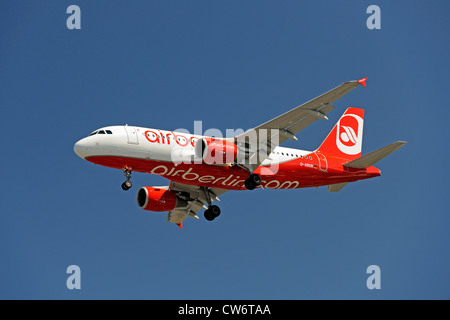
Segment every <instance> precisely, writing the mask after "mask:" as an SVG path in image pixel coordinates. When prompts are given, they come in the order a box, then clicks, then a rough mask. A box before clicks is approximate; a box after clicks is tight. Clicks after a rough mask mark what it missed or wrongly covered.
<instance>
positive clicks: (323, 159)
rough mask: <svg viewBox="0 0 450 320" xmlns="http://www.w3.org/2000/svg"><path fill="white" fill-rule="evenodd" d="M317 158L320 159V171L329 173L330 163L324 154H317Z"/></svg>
mask: <svg viewBox="0 0 450 320" xmlns="http://www.w3.org/2000/svg"><path fill="white" fill-rule="evenodd" d="M316 154H317V158H318V159H319V170H320V171H323V172H327V171H328V161H327V158H326V157H325V155H324V154H323V153H320V152H317V153H316Z"/></svg>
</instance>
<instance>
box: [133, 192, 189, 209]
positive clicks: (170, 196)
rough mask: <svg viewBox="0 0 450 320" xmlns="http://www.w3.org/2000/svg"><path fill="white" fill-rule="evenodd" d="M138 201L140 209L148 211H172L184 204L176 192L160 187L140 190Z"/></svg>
mask: <svg viewBox="0 0 450 320" xmlns="http://www.w3.org/2000/svg"><path fill="white" fill-rule="evenodd" d="M136 199H137V202H138V205H139V207H141V208H142V209H144V210H148V211H170V210H173V209H175V207H177V205H182V204H181V203H180V202H183V200H179V199H178V198H177V195H176V194H175V193H174V192H172V191H170V190H167V189H164V188H158V187H142V188H140V189H139V191H138V193H137V196H136Z"/></svg>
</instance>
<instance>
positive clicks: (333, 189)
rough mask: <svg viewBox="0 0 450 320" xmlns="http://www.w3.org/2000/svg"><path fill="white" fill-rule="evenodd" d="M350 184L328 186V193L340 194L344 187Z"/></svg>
mask: <svg viewBox="0 0 450 320" xmlns="http://www.w3.org/2000/svg"><path fill="white" fill-rule="evenodd" d="M347 183H348V182H343V183H337V184H330V185H329V186H328V191H330V192H339V191H341V189H342V188H343V187H345V186H346V185H347Z"/></svg>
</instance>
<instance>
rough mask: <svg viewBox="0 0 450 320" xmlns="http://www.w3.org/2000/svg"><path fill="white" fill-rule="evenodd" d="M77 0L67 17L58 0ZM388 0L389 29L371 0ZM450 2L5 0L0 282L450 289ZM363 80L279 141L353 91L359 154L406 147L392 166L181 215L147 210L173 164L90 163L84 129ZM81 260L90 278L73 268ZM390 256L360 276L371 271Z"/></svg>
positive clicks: (119, 291)
mask: <svg viewBox="0 0 450 320" xmlns="http://www.w3.org/2000/svg"><path fill="white" fill-rule="evenodd" d="M71 4H76V5H78V6H80V8H81V27H82V28H81V30H68V29H67V27H66V19H67V18H68V16H69V15H68V14H66V8H67V7H68V6H69V5H71ZM371 4H377V5H378V6H380V8H381V30H369V29H367V27H366V19H367V18H368V17H369V15H368V14H366V9H367V7H368V6H369V5H371ZM449 9H450V6H449V3H448V1H426V2H425V1H395V2H392V1H378V0H377V1H375V2H373V1H356V0H355V1H344V2H336V1H242V0H240V1H216V0H214V1H180V0H177V1H127V2H125V1H82V0H77V1H46V2H45V4H43V3H41V2H37V1H2V2H1V4H0V40H1V43H2V45H1V48H0V107H1V110H2V115H3V117H2V119H3V121H2V125H3V134H2V135H1V136H0V137H1V138H0V139H1V145H2V157H1V158H0V161H1V166H2V168H3V173H2V176H3V183H2V184H1V186H0V188H1V193H0V194H1V199H2V201H1V202H0V208H1V210H0V212H1V214H0V249H1V252H2V259H1V263H0V298H2V299H80V298H84V299H132V298H137V299H430V298H437V299H449V298H450V273H449V270H450V252H449V247H448V244H449V243H450V235H449V234H450V233H449V232H448V227H449V225H450V216H449V206H448V202H447V198H448V191H449V189H448V179H449V174H448V170H447V168H446V165H445V163H444V162H445V160H446V159H448V157H449V155H450V154H449V149H448V142H447V140H448V131H447V130H446V125H447V121H448V118H449V111H448V108H447V106H446V105H447V104H448V97H447V93H448V79H449V76H450V74H449V65H448V57H449V42H448V34H449V23H448V17H447V12H448V11H449ZM366 76H367V77H368V80H367V84H368V87H367V88H362V87H359V88H357V89H356V90H354V91H353V92H351V93H350V94H348V95H347V96H345V97H344V98H342V99H340V100H338V101H337V102H336V103H335V104H334V105H335V107H336V109H335V110H334V111H333V112H332V113H330V114H329V118H330V121H328V122H325V121H318V122H316V123H314V124H313V125H312V126H310V127H308V128H307V129H306V130H304V131H302V132H301V133H300V134H298V138H299V142H289V143H286V144H285V145H286V146H289V147H294V148H300V149H306V150H312V149H315V148H316V147H317V146H318V145H319V144H320V143H321V142H322V140H323V139H324V138H325V137H326V135H327V134H328V132H329V130H331V128H332V126H333V125H334V123H335V122H336V121H337V120H338V119H339V117H340V115H341V114H342V113H343V112H344V110H345V109H346V108H347V107H349V106H356V107H362V108H364V109H365V110H366V113H365V127H364V144H363V153H368V152H370V151H373V150H375V149H377V148H379V147H382V146H384V145H387V144H389V143H391V142H394V141H397V140H405V141H408V142H409V144H408V145H407V146H405V147H404V148H402V149H400V150H399V151H397V152H396V153H394V154H392V155H391V156H389V157H388V158H386V159H385V160H383V161H382V162H380V163H379V165H378V167H379V168H380V169H381V170H382V173H383V175H382V176H381V177H380V178H376V179H372V180H369V181H363V182H357V183H354V184H350V185H348V186H347V187H346V188H344V189H343V190H342V191H341V192H339V193H338V194H332V193H329V192H327V191H326V188H319V189H300V190H288V191H281V190H256V191H253V192H250V191H243V192H229V193H227V194H225V195H223V196H222V197H221V200H222V201H221V203H220V206H221V209H222V215H221V216H220V218H218V219H217V220H215V221H214V222H213V223H209V222H207V221H206V220H205V219H203V217H202V219H201V220H199V221H194V220H188V221H186V222H185V228H184V229H183V230H179V229H178V228H177V227H176V226H174V225H172V224H166V223H165V219H166V217H165V214H164V213H152V212H146V211H143V210H141V209H139V208H138V206H137V204H136V200H135V194H136V192H137V190H138V187H140V186H144V185H150V186H151V185H161V184H166V183H167V181H166V180H164V179H162V178H160V177H157V176H150V175H145V174H133V183H134V187H133V188H132V189H131V190H129V191H128V192H124V191H122V190H121V188H120V185H121V183H122V182H123V176H122V173H121V172H120V171H118V170H113V169H109V168H104V167H100V166H95V165H93V164H91V163H88V162H86V161H83V160H81V159H80V158H78V157H77V156H76V155H75V153H74V152H73V144H74V143H75V142H76V141H77V140H78V139H80V138H82V137H84V136H85V135H87V134H89V133H90V132H92V131H93V130H95V129H97V128H99V127H102V126H106V125H117V124H125V123H128V124H130V125H137V126H144V127H155V128H162V129H168V130H173V129H176V128H186V129H188V130H191V131H192V130H193V123H194V121H195V120H202V121H203V128H218V129H221V130H225V129H227V128H243V129H248V128H250V127H252V126H256V125H258V124H260V123H263V122H265V121H267V120H269V119H271V118H273V117H275V116H277V115H279V114H281V113H283V112H285V111H287V110H289V109H290V108H292V107H294V106H297V105H299V104H301V103H303V102H306V101H308V100H310V99H312V98H314V97H316V96H318V95H319V94H321V93H323V92H325V91H328V90H329V89H331V88H334V87H335V86H337V85H339V84H340V83H342V82H344V81H348V80H354V79H360V78H362V77H366ZM72 264H75V265H78V266H80V268H81V274H82V275H81V286H82V289H81V290H68V289H67V288H66V278H67V277H68V275H67V274H66V268H67V267H68V266H69V265H72ZM373 264H375V265H378V266H380V268H381V286H382V289H381V290H373V291H371V290H368V289H367V287H366V279H367V277H368V275H367V274H366V268H367V267H368V266H369V265H373Z"/></svg>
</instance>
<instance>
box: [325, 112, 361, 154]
mask: <svg viewBox="0 0 450 320" xmlns="http://www.w3.org/2000/svg"><path fill="white" fill-rule="evenodd" d="M363 127H364V109H359V108H348V109H347V110H346V111H345V112H344V114H343V115H342V117H341V118H340V119H339V121H338V122H337V123H336V125H335V126H334V128H333V130H331V132H330V133H329V134H328V136H327V137H326V139H325V140H324V141H323V142H322V144H321V146H320V147H319V148H318V149H317V151H318V152H321V153H325V154H330V155H334V156H337V157H340V158H343V159H348V160H353V159H356V158H359V157H360V156H361V150H362V139H363Z"/></svg>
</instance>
